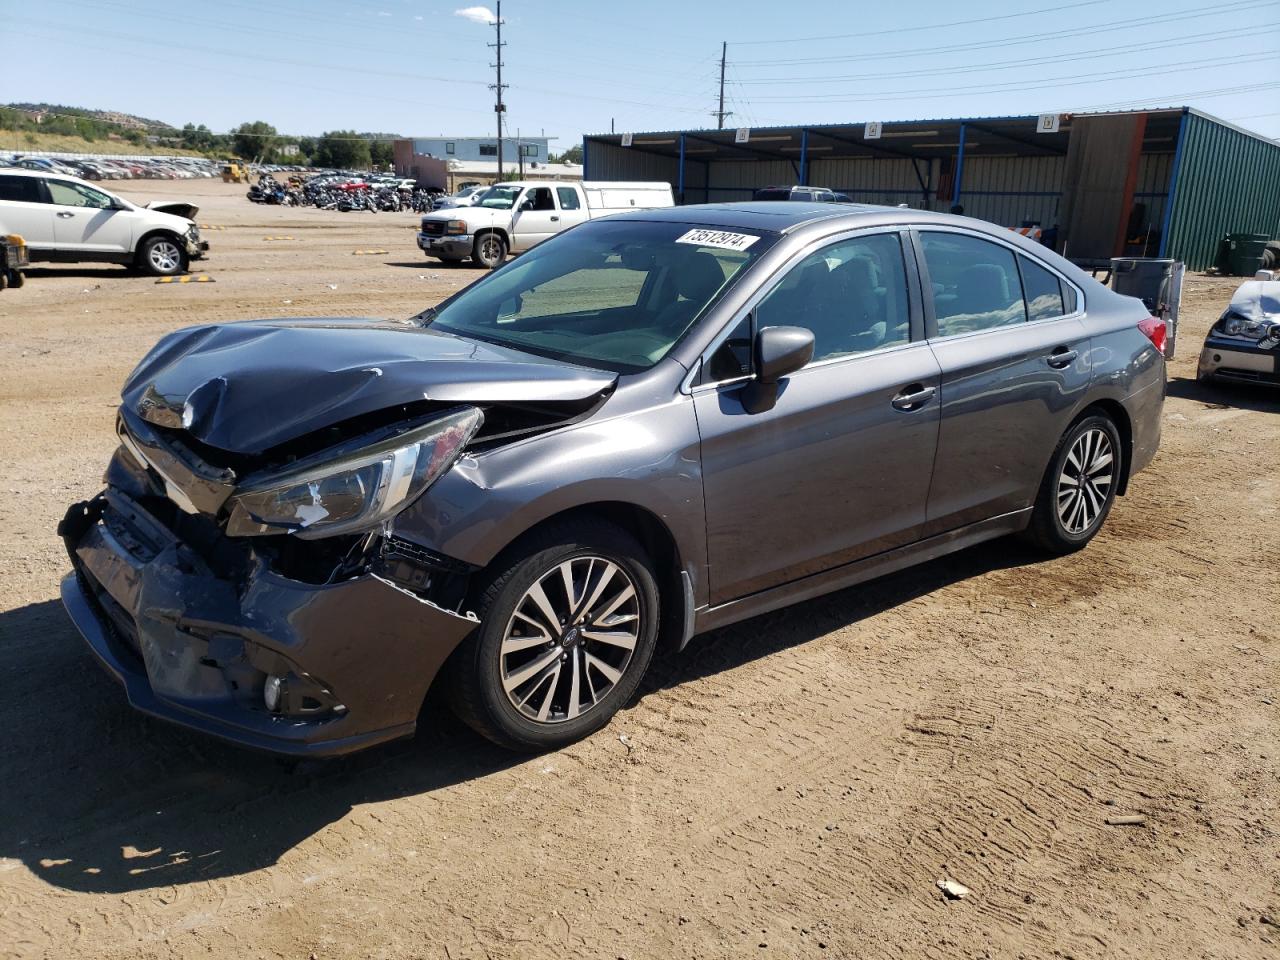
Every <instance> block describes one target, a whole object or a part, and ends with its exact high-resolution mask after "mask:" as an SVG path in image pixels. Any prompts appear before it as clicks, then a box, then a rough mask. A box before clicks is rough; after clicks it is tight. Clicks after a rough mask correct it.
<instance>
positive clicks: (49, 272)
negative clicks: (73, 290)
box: [22, 263, 142, 280]
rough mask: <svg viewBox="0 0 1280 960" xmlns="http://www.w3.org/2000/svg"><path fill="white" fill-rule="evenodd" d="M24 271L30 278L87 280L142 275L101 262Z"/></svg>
mask: <svg viewBox="0 0 1280 960" xmlns="http://www.w3.org/2000/svg"><path fill="white" fill-rule="evenodd" d="M22 272H23V273H25V274H26V275H27V279H28V280H39V279H40V278H41V277H83V278H84V279H86V280H97V279H101V278H103V277H106V278H107V279H109V280H116V279H127V278H129V277H139V276H142V274H141V273H137V272H135V271H133V270H128V269H125V268H124V267H123V266H122V265H121V264H118V263H101V264H96V265H94V266H90V267H27V268H26V269H24V270H23V271H22Z"/></svg>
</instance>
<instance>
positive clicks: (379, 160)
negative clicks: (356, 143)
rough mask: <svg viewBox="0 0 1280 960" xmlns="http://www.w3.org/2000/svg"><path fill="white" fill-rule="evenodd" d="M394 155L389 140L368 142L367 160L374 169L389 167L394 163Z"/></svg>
mask: <svg viewBox="0 0 1280 960" xmlns="http://www.w3.org/2000/svg"><path fill="white" fill-rule="evenodd" d="M394 154H395V151H394V149H393V148H392V146H391V141H390V140H370V141H369V160H370V162H371V163H372V164H373V165H374V166H375V167H382V166H388V167H389V166H391V164H392V163H394V162H395V158H394Z"/></svg>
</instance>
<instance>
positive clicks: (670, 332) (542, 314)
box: [430, 220, 775, 373]
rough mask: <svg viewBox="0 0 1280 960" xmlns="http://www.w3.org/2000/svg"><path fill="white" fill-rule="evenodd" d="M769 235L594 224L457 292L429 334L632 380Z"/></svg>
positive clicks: (629, 222)
mask: <svg viewBox="0 0 1280 960" xmlns="http://www.w3.org/2000/svg"><path fill="white" fill-rule="evenodd" d="M774 240H775V237H774V236H773V235H766V234H760V233H756V232H749V231H743V230H734V231H721V230H716V229H713V228H703V227H696V226H693V225H692V224H688V223H665V222H645V221H635V220H614V221H610V220H598V221H594V222H590V223H586V224H583V225H582V226H580V227H576V228H574V229H573V230H569V231H567V232H565V233H563V234H560V235H559V236H557V237H553V238H552V239H550V240H547V241H545V242H544V243H540V244H538V245H537V246H536V247H534V248H533V249H532V250H530V251H529V252H528V253H525V254H523V255H521V257H520V259H519V260H516V261H513V262H512V263H510V264H508V265H507V266H506V267H503V268H502V269H501V270H498V271H497V272H495V273H493V274H491V275H490V276H489V277H487V278H485V279H484V280H482V281H481V282H480V283H478V284H476V285H475V286H473V287H471V288H470V289H468V290H466V291H464V292H462V293H460V294H459V295H458V296H457V297H455V298H454V299H453V300H451V301H450V302H449V303H448V304H447V305H445V306H444V307H442V308H441V309H440V310H439V312H438V313H436V314H435V315H434V317H432V319H431V321H430V326H431V328H432V329H433V330H442V331H444V332H446V333H452V334H456V335H458V336H462V337H470V338H472V339H475V340H483V341H486V342H488V343H496V344H499V345H501V346H506V347H512V348H514V349H516V350H523V351H525V352H527V353H533V354H537V355H539V356H544V357H551V358H552V359H556V360H565V361H568V362H573V363H582V364H584V365H587V366H592V367H598V368H602V369H605V370H612V371H614V372H615V373H635V372H638V371H640V370H646V369H648V368H649V367H651V366H653V365H654V364H655V363H657V362H658V361H659V360H661V359H662V358H663V357H665V356H666V355H667V353H668V352H669V351H670V350H671V348H672V347H673V346H674V345H675V344H676V342H677V341H678V340H679V339H680V338H681V337H682V336H683V335H684V333H685V331H686V330H688V329H689V328H690V327H691V326H692V325H693V323H694V321H695V320H697V319H698V317H700V316H701V315H702V314H703V313H704V312H705V311H706V309H707V307H708V306H710V305H711V304H712V303H714V302H715V301H716V300H718V299H719V298H720V297H721V296H722V295H723V294H724V291H725V290H727V289H728V288H729V287H730V286H731V285H732V284H733V283H734V281H735V280H737V278H738V277H739V276H741V275H742V273H743V271H744V270H745V269H746V268H747V267H748V266H749V265H750V264H751V263H752V262H754V261H755V260H756V259H758V258H759V257H760V256H761V255H762V254H763V253H764V252H765V251H766V250H767V249H768V248H769V247H770V246H772V245H773V242H774Z"/></svg>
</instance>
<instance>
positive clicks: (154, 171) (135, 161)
mask: <svg viewBox="0 0 1280 960" xmlns="http://www.w3.org/2000/svg"><path fill="white" fill-rule="evenodd" d="M5 167H17V168H19V169H22V170H34V171H36V172H38V173H58V174H61V175H63V176H67V177H79V178H80V179H81V180H133V179H139V180H191V179H194V178H197V177H215V176H217V175H218V171H219V168H220V165H219V164H218V163H217V162H216V161H213V160H206V159H204V158H202V157H128V158H122V157H115V158H110V159H108V158H105V157H58V158H55V157H39V156H29V155H28V156H23V155H21V154H14V155H12V156H7V157H5V156H0V169H4V168H5Z"/></svg>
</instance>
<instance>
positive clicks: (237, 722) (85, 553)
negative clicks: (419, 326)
mask: <svg viewBox="0 0 1280 960" xmlns="http://www.w3.org/2000/svg"><path fill="white" fill-rule="evenodd" d="M156 419H162V418H160V417H156ZM481 420H482V415H481V413H480V411H479V410H478V409H477V408H475V407H462V408H454V409H453V410H451V411H444V412H440V413H438V414H436V415H432V416H429V417H427V418H426V419H425V422H418V423H414V424H410V425H405V424H403V423H398V424H392V425H388V426H386V427H384V428H382V429H381V430H378V431H374V432H373V433H372V434H365V435H363V436H361V437H359V438H358V439H352V440H350V441H347V442H345V443H340V444H338V445H336V446H331V447H328V448H326V449H324V450H321V451H317V452H315V453H311V454H304V455H302V456H295V455H294V454H293V453H292V452H290V454H289V455H288V457H287V459H288V460H289V462H288V463H286V464H281V463H278V462H270V461H272V460H274V459H278V458H279V456H280V454H278V453H277V455H276V456H275V457H259V458H246V457H240V458H234V457H224V458H222V459H223V460H224V461H227V462H220V463H218V464H217V465H215V464H214V463H212V462H210V459H209V458H207V457H206V456H205V455H204V454H207V453H209V452H210V451H206V450H200V449H197V447H198V444H197V443H196V442H195V441H192V440H191V439H190V438H188V437H184V434H183V433H182V431H181V429H180V425H175V427H173V428H166V427H159V426H156V425H153V424H151V423H148V422H146V421H144V420H143V419H142V418H141V417H139V416H137V415H135V414H133V413H132V412H130V411H128V410H127V409H122V411H121V414H120V418H119V421H118V432H119V434H120V439H121V446H120V448H119V449H118V450H117V452H116V454H115V456H114V457H113V459H112V461H111V464H110V466H109V468H108V470H107V477H106V480H107V488H106V490H105V491H103V493H101V494H100V495H98V496H97V497H95V498H94V499H93V500H91V501H88V502H87V503H78V504H75V505H73V506H72V507H71V509H70V510H69V511H68V513H67V515H66V517H65V518H64V520H63V521H62V523H61V524H60V526H59V534H60V535H61V536H62V538H63V540H64V542H65V543H66V546H67V550H68V553H69V554H70V556H71V560H72V564H73V566H74V568H75V571H74V573H73V574H71V575H70V576H68V577H67V578H66V580H65V581H64V583H63V589H62V593H63V600H64V603H65V605H66V608H67V610H68V612H69V613H70V614H71V616H72V619H73V620H74V621H75V623H76V625H77V627H78V628H79V629H80V631H81V633H83V634H84V636H85V638H86V640H87V641H88V643H89V645H90V647H91V648H92V650H93V652H94V654H95V655H96V656H97V658H98V659H99V660H100V661H101V662H102V664H103V665H104V666H105V667H106V668H107V670H108V671H109V672H110V673H111V674H112V675H114V676H115V677H116V678H117V679H118V680H119V681H121V682H122V683H123V684H124V686H125V688H126V691H127V693H128V697H129V700H130V702H131V703H132V704H133V705H134V706H135V707H137V708H138V709H139V710H142V711H143V712H145V713H148V714H151V715H154V716H157V717H160V718H162V719H165V720H170V721H172V722H175V723H179V724H182V725H184V726H188V727H194V728H198V729H199V730H201V731H203V732H206V733H210V734H213V735H215V736H218V737H221V738H223V739H226V740H230V741H232V742H235V743H237V744H240V745H243V746H248V747H254V748H259V749H264V750H269V751H273V752H278V753H286V754H294V755H325V754H339V753H345V752H349V751H351V750H355V749H360V748H363V747H366V746H370V745H372V744H374V743H378V742H381V741H384V740H389V739H393V738H396V737H400V736H406V735H408V734H411V733H412V732H413V730H414V728H415V724H416V719H417V714H418V711H419V709H420V707H421V704H422V701H423V697H424V696H425V694H426V691H427V688H428V687H429V686H430V684H431V681H432V680H433V679H434V677H435V675H436V673H437V671H438V670H439V668H440V667H441V665H442V664H443V663H444V661H445V660H446V659H447V657H448V656H449V654H450V653H451V652H452V651H453V649H454V648H455V647H456V646H457V644H458V643H459V642H461V641H462V640H463V638H465V637H466V635H467V634H468V633H470V632H471V631H472V630H473V629H474V628H475V626H476V624H477V620H476V618H475V616H474V615H473V614H470V613H468V612H467V611H466V610H465V607H464V603H465V600H466V595H467V581H468V578H469V576H470V574H471V573H472V572H474V571H473V570H472V569H470V568H468V567H467V566H465V565H463V564H460V563H458V562H456V561H451V560H449V559H447V558H444V557H437V556H435V555H434V554H432V553H431V552H430V551H429V550H427V549H426V548H424V547H422V546H420V545H418V544H415V543H413V542H411V541H408V540H405V539H402V538H400V537H397V536H395V535H393V534H391V533H390V531H389V523H388V520H389V518H391V517H392V516H394V514H395V513H396V512H397V511H399V510H400V509H401V508H403V506H404V505H405V504H406V503H408V502H411V501H412V500H413V499H414V498H416V497H417V496H418V495H420V494H421V493H422V492H423V490H425V489H426V487H427V486H429V485H430V483H431V482H432V481H433V480H434V479H435V478H436V477H438V476H439V475H440V474H441V473H443V472H444V470H447V469H448V468H449V466H451V465H452V463H453V462H454V460H455V459H456V458H457V456H458V455H460V453H461V451H462V449H463V448H464V447H465V445H466V444H467V443H468V441H469V440H470V439H471V438H472V437H473V435H474V434H475V432H476V430H477V429H478V427H479V426H480V422H481ZM294 448H295V449H304V450H305V445H303V446H301V447H299V445H297V444H295V445H294ZM241 477H243V479H241Z"/></svg>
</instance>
